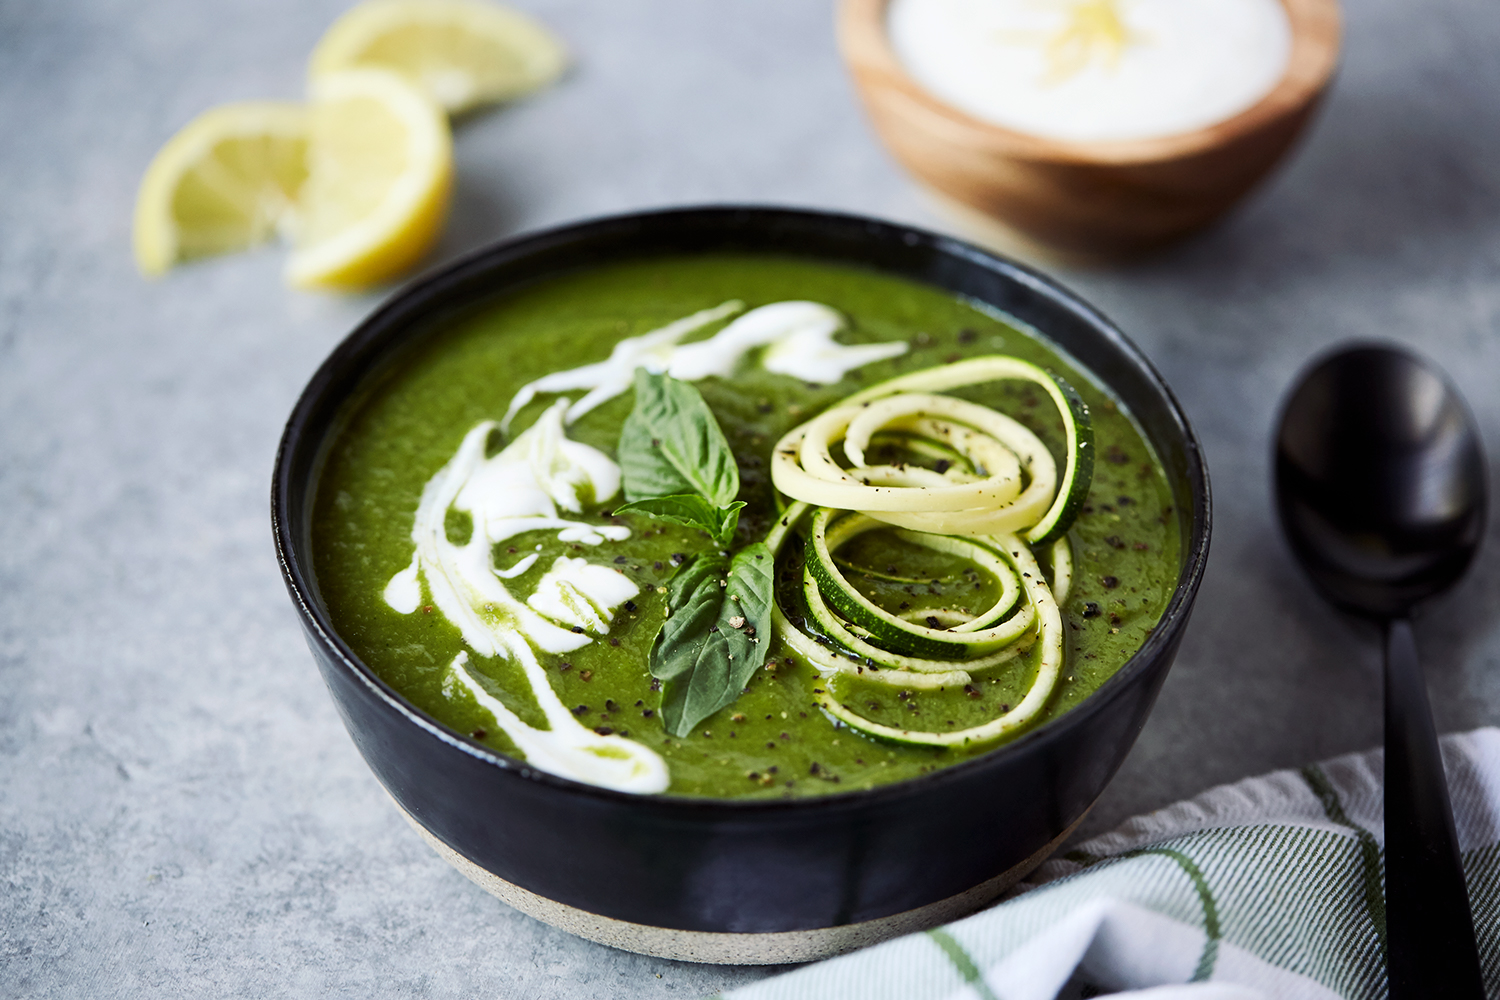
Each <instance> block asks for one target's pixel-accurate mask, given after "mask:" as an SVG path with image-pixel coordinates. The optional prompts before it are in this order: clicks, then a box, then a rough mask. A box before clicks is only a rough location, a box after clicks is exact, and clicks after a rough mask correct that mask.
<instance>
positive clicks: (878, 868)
mask: <svg viewBox="0 0 1500 1000" xmlns="http://www.w3.org/2000/svg"><path fill="white" fill-rule="evenodd" d="M719 251H725V252H736V253H744V252H750V253H766V254H777V255H784V256H785V255H790V256H797V257H802V258H806V259H810V260H814V261H822V262H829V263H837V264H843V265H851V266H855V267H861V268H865V269H869V270H872V271H876V272H882V273H885V274H891V275H897V276H901V277H904V278H907V279H910V280H914V281H917V282H921V283H924V284H927V285H931V286H935V287H937V288H940V289H944V290H946V291H948V292H950V293H952V294H953V295H955V296H960V297H966V298H970V299H973V300H977V301H979V302H982V303H985V304H987V305H988V306H991V307H994V308H996V309H999V310H1001V311H1003V312H1004V313H1007V314H1008V315H1010V316H1012V317H1014V318H1016V319H1017V320H1019V321H1021V322H1022V323H1024V324H1027V325H1029V326H1030V327H1032V328H1034V329H1036V330H1039V331H1042V332H1043V334H1044V335H1045V336H1046V337H1047V338H1048V339H1049V340H1050V341H1051V342H1052V343H1053V344H1055V345H1056V346H1057V347H1059V348H1061V349H1062V350H1063V351H1064V352H1066V353H1068V354H1070V355H1071V356H1072V357H1073V358H1075V359H1077V360H1078V361H1079V362H1080V363H1081V364H1082V366H1083V367H1085V368H1087V369H1088V370H1089V371H1091V372H1092V373H1093V374H1094V375H1095V376H1096V377H1097V378H1098V379H1099V380H1100V381H1102V382H1103V383H1104V384H1105V385H1107V386H1108V387H1109V388H1110V389H1111V390H1112V392H1113V393H1114V395H1115V396H1116V398H1117V399H1118V400H1119V401H1120V402H1121V403H1123V404H1124V405H1125V406H1127V407H1128V408H1129V409H1130V411H1131V412H1132V413H1133V414H1134V416H1135V417H1136V419H1137V420H1138V421H1139V423H1140V425H1141V426H1142V428H1143V430H1144V431H1145V434H1146V437H1147V438H1148V439H1149V441H1150V442H1151V444H1152V446H1153V447H1154V448H1155V450H1156V452H1157V454H1158V456H1159V457H1160V459H1161V461H1162V463H1163V464H1164V466H1165V468H1166V472H1167V479H1168V481H1169V483H1170V486H1171V490H1172V493H1173V504H1174V505H1175V507H1176V509H1177V511H1178V512H1179V514H1178V516H1179V522H1180V528H1181V552H1182V559H1181V566H1180V571H1179V576H1178V583H1177V587H1176V590H1175V592H1174V593H1173V595H1172V598H1171V601H1170V603H1169V605H1168V607H1167V610H1166V612H1165V614H1163V616H1162V618H1161V621H1160V623H1159V624H1158V625H1157V627H1156V629H1155V631H1154V632H1153V633H1152V634H1151V636H1150V638H1149V639H1148V640H1147V642H1146V643H1145V645H1144V646H1142V647H1141V649H1140V650H1139V651H1138V652H1137V653H1136V654H1135V655H1134V656H1133V657H1132V658H1131V659H1130V660H1129V661H1128V662H1127V663H1126V664H1125V665H1124V666H1123V667H1121V668H1120V670H1119V672H1118V673H1117V674H1115V676H1114V677H1112V678H1111V679H1109V680H1108V681H1106V682H1105V683H1104V685H1103V686H1102V687H1100V689H1099V690H1098V691H1097V692H1095V693H1094V694H1092V695H1090V696H1089V697H1088V698H1087V699H1085V700H1084V701H1083V703H1082V704H1080V705H1079V706H1077V707H1076V708H1074V709H1072V710H1071V711H1069V712H1067V713H1065V714H1063V715H1062V716H1060V717H1058V718H1057V719H1054V720H1052V721H1050V722H1048V723H1046V724H1045V725H1042V726H1040V727H1039V728H1037V729H1036V730H1034V731H1032V732H1030V733H1028V734H1027V735H1025V736H1023V737H1021V738H1020V739H1018V740H1016V741H1014V742H1012V743H1010V744H1007V745H1005V746H1002V747H999V748H997V749H996V750H994V751H992V752H990V753H988V754H984V755H982V756H979V757H976V758H973V759H970V760H968V761H965V762H963V763H959V764H955V765H953V766H950V767H946V768H942V769H940V770H937V771H934V772H932V773H930V774H927V775H924V776H922V777H919V778H916V779H913V780H909V781H904V782H900V783H896V784H891V785H886V786H882V787H877V788H874V789H870V790H865V791H856V792H848V793H843V794H835V795H828V796H825V797H819V798H809V799H799V800H791V801H733V800H713V799H697V798H683V797H677V796H672V795H646V796H641V795H630V794H625V793H620V792H614V791H610V790H608V789H603V788H596V787H592V786H589V785H583V784H579V783H577V782H574V781H570V780H568V779H565V778H560V777H556V776H554V775H551V774H546V773H543V772H540V771H537V770H534V769H532V768H529V767H527V766H526V764H525V763H524V762H522V761H519V760H516V759H514V758H511V757H507V756H505V755H503V754H499V753H497V752H495V751H494V750H492V749H490V748H488V747H486V746H484V745H483V744H481V743H478V742H476V741H473V740H470V739H468V738H467V737H465V736H463V735H461V734H459V733H456V732H454V731H452V730H450V729H448V728H447V727H445V726H443V725H442V724H441V723H439V722H438V721H436V720H435V719H434V718H432V717H431V716H429V715H427V714H425V713H423V712H421V711H419V710H417V709H416V708H414V707H413V706H412V705H411V704H409V703H408V702H407V701H406V700H405V699H404V698H402V697H401V695H400V694H398V693H397V692H396V691H395V690H393V689H392V688H391V687H390V686H388V685H387V684H386V683H385V682H384V681H382V680H381V679H380V678H379V677H378V676H376V674H375V673H374V672H373V671H372V670H371V669H370V668H369V667H368V666H366V665H365V664H364V663H362V662H361V661H360V660H359V658H358V657H357V656H356V655H355V654H354V652H353V651H352V650H351V649H350V647H349V645H348V644H347V643H346V642H345V641H344V639H343V638H342V637H341V636H340V635H339V634H338V631H337V629H336V627H335V625H334V623H333V622H332V620H331V619H330V616H329V614H328V609H327V607H326V606H325V603H324V601H323V599H322V597H321V595H320V593H319V589H318V579H317V573H316V568H315V566H314V565H313V559H312V538H311V532H312V513H313V504H314V498H315V496H316V493H317V488H318V478H319V475H320V472H321V469H322V465H323V461H324V457H325V455H326V454H327V451H328V449H329V447H330V446H331V444H332V442H333V441H334V440H335V438H336V437H337V435H338V434H339V432H340V429H341V427H342V426H343V424H344V420H345V419H346V418H347V416H348V415H349V412H350V410H351V408H352V407H353V406H355V405H356V403H357V401H358V400H359V399H360V398H361V394H362V392H363V391H364V389H365V388H366V387H368V386H370V385H371V384H372V383H373V381H374V380H376V379H378V378H379V376H380V373H381V372H382V370H384V369H385V367H386V366H387V365H389V364H392V363H393V362H394V360H395V359H396V358H398V356H399V355H401V354H402V353H403V350H404V348H406V347H409V346H410V345H411V344H413V343H415V342H417V341H418V340H420V339H421V338H424V337H427V336H429V335H431V334H434V333H436V332H438V331H439V330H441V329H442V328H443V327H444V325H445V324H446V323H448V322H450V321H451V319H452V318H453V317H454V316H456V315H459V314H462V313H464V312H467V311H468V310H471V309H472V308H474V307H475V305H476V304H479V303H482V302H484V301H486V300H489V299H492V298H493V297H494V296H496V295H500V294H503V293H505V292H507V291H509V290H514V289H516V288H519V287H521V286H524V285H528V284H531V283H533V282H536V281H540V280H544V279H547V278H549V277H551V276H554V275H559V274H563V273H566V272H572V271H577V270H579V269H586V268H589V267H594V266H598V265H602V264H607V263H611V262H617V261H623V260H628V259H632V258H641V257H650V256H659V255H680V254H695V253H710V252H719ZM272 521H273V528H274V532H275V540H276V547H277V553H278V556H279V558H280V562H281V569H282V573H283V576H284V577H285V580H286V584H287V588H288V590H289V591H290V593H291V597H292V601H293V603H294V604H295V605H296V608H297V612H298V615H299V618H300V621H301V624H302V627H303V629H304V630H305V632H306V635H307V640H308V645H309V647H310V648H311V650H312V653H313V657H314V659H315V660H316V661H317V664H318V667H319V669H320V670H321V671H322V674H323V678H324V680H325V681H326V682H327V685H328V688H329V691H330V692H331V694H332V696H333V700H334V703H335V704H336V705H337V707H338V711H339V713H340V715H341V717H342V718H343V720H344V724H345V725H346V726H347V728H348V730H349V733H350V735H351V736H352V737H353V738H354V742H355V744H356V745H357V746H358V747H359V750H360V752H361V753H362V754H363V755H364V758H365V760H366V762H368V764H369V765H370V767H371V769H372V770H373V771H374V772H375V774H376V776H377V777H378V778H379V780H380V782H381V784H383V785H384V786H385V788H386V790H387V791H388V792H389V793H390V795H391V797H392V798H393V799H394V800H395V802H396V804H397V805H398V806H399V807H400V809H401V810H402V811H403V813H404V814H405V815H406V816H407V818H408V819H409V820H411V822H412V823H413V825H414V826H416V827H417V829H418V830H419V832H421V833H422V835H423V836H424V837H425V838H426V839H427V840H428V841H429V843H431V844H432V845H433V847H434V848H435V849H437V850H438V852H439V853H441V854H442V855H443V856H444V857H445V858H447V859H448V860H449V861H450V862H452V863H453V864H454V865H455V866H457V867H458V868H460V869H461V870H462V871H464V873H465V874H467V875H468V876H469V877H470V878H472V879H474V880H475V881H476V882H478V883H479V884H481V885H482V886H484V887H485V888H486V889H488V890H489V891H491V892H493V893H494V894H495V895H497V896H499V897H500V898H501V899H503V900H505V901H506V902H507V903H509V904H511V905H512V906H515V907H516V908H517V909H520V910H522V911H523V912H526V913H529V914H531V915H532V916H535V917H537V918H539V919H541V920H544V921H546V922H548V923H551V924H553V925H555V926H558V927H561V928H563V929H565V930H568V931H570V932H572V933H575V934H578V935H580V936H582V937H585V938H589V939H591V940H595V941H601V942H604V943H606V944H610V945H614V946H616V947H621V948H625V949H627V950H632V951H638V952H643V953H646V954H652V955H657V956H661V957H666V958H674V959H682V960H688V961H702V962H723V963H743V964H768V963H779V962H789V961H804V960H808V959H813V958H818V957H823V956H826V955H830V954H836V953H838V952H842V951H847V950H850V949H852V948H855V947H859V946H861V945H864V944H869V943H873V942H874V941H878V940H881V939H883V938H887V937H892V936H895V935H897V934H901V933H906V932H909V931H913V930H918V929H921V928H923V927H928V926H932V925H935V924H938V923H941V922H944V921H946V920H951V919H954V918H956V917H958V916H961V915H963V914H964V913H967V912H969V911H972V910H974V909H976V908H978V907H979V906H981V905H983V904H984V903H986V902H989V901H990V900H992V899H993V898H995V897H996V896H998V895H999V894H1000V893H1001V892H1002V891H1003V890H1004V889H1005V888H1006V887H1007V886H1008V885H1010V884H1011V882H1013V881H1015V880H1016V879H1018V878H1020V877H1021V876H1022V875H1023V874H1025V873H1026V872H1027V871H1030V870H1031V868H1033V867H1035V865H1037V864H1039V863H1040V862H1041V861H1042V860H1043V859H1044V858H1045V857H1046V856H1047V855H1048V854H1049V853H1051V851H1052V850H1054V849H1055V848H1056V847H1057V845H1059V844H1060V843H1061V842H1062V840H1063V839H1064V838H1065V837H1066V836H1067V835H1068V833H1069V832H1070V831H1071V830H1072V829H1073V828H1074V827H1075V826H1076V825H1077V823H1078V822H1079V821H1080V820H1081V819H1082V817H1083V816H1084V814H1085V813H1086V812H1087V811H1088V809H1089V807H1090V806H1091V805H1092V804H1093V802H1094V800H1095V799H1096V798H1097V797H1098V796H1099V794H1100V792H1101V791H1102V790H1103V788H1104V786H1105V784H1106V783H1107V782H1108V781H1109V779H1110V778H1111V777H1112V776H1113V775H1114V773H1115V771H1116V770H1117V769H1118V767H1119V765H1120V763H1121V761H1122V760H1123V759H1124V757H1125V755H1126V753H1127V752H1128V751H1129V750H1130V747H1131V745H1132V744H1133V743H1134V742H1135V739H1136V736H1137V735H1138V734H1139V733H1140V731H1141V727H1142V726H1143V725H1144V724H1145V721H1146V716H1147V713H1148V712H1149V711H1150V709H1151V706H1152V704H1153V702H1154V701H1155V699H1156V694H1157V691H1158V690H1159V688H1160V686H1161V683H1162V680H1163V679H1164V678H1165V676H1166V673H1167V669H1168V667H1169V666H1170V665H1171V662H1172V659H1173V657H1174V655H1175V654H1176V651H1177V647H1178V644H1179V642H1180V641H1181V638H1182V634H1183V630H1184V628H1185V627H1186V625H1187V621H1188V615H1189V612H1190V610H1191V608H1192V604H1193V599H1194V596H1195V594H1196V592H1197V589H1198V583H1199V580H1200V579H1201V576H1202V573H1203V567H1204V563H1205V561H1206V559H1207V554H1208V539H1209V522H1210V501H1209V490H1208V475H1207V470H1206V468H1205V466H1204V463H1203V459H1202V455H1201V453H1200V451H1199V447H1198V442H1197V440H1196V438H1195V437H1194V435H1193V431H1192V429H1191V428H1190V427H1189V426H1188V423H1187V420H1186V418H1185V417H1184V416H1183V413H1182V411H1181V409H1180V408H1179V407H1178V404H1177V402H1176V400H1175V399H1174V398H1173V396H1172V394H1171V391H1170V390H1169V389H1168V388H1167V387H1166V385H1165V384H1164V383H1163V382H1162V380H1161V377H1160V376H1159V375H1158V374H1157V373H1156V371H1155V369H1154V368H1152V366H1151V364H1150V363H1149V362H1148V361H1147V360H1146V359H1145V358H1144V357H1143V356H1142V355H1141V353H1140V351H1139V350H1137V349H1136V347H1135V346H1134V345H1133V344H1131V343H1130V341H1129V340H1127V339H1126V338H1125V336H1124V335H1123V334H1122V333H1121V332H1120V331H1119V330H1118V329H1116V328H1115V326H1114V325H1113V324H1111V323H1110V322H1109V321H1108V320H1107V319H1105V318H1104V317H1103V316H1101V315H1100V314H1099V313H1098V312H1096V311H1095V310H1094V309H1092V308H1091V307H1089V306H1088V305H1087V304H1085V303H1084V302H1082V301H1081V300H1079V299H1078V298H1077V297H1076V296H1074V295H1073V294H1071V293H1070V292H1068V291H1066V290H1065V289H1063V288H1061V287H1060V286H1058V285H1056V284H1055V283H1053V282H1052V281H1050V280H1048V279H1047V278H1045V277H1043V276H1041V275H1039V274H1037V273H1035V272H1034V271H1030V270H1028V269H1026V268H1024V267H1021V266H1019V265H1017V264H1014V263H1011V262H1009V261H1007V260H1004V259H1002V258H999V257H996V256H993V255H991V254H989V253H986V252H984V251H981V250H979V249H976V248H974V247H972V246H969V245H967V244H964V243H961V242H958V241H955V240H952V239H948V238H945V237H942V236H937V235H933V234H930V233H926V232H921V231H919V230H915V229H910V228H906V227H902V226H896V225H890V224H887V223H882V222H876V221H873V220H869V219H862V218H858V217H852V216H845V215H830V214H821V213H814V212H801V211H787V210H779V209H764V208H705V209H687V210H679V211H663V212H652V213H644V214H637V215H626V216H620V217H616V218H607V219H601V220H598V221H592V222H585V223H581V224H578V225H573V226H568V227H565V228H561V229H556V230H552V231H550V232H544V233H540V234H538V235H534V236H529V237H525V238H522V239H518V240H514V241H511V242H507V243H502V244H498V245H496V246H494V247H491V248H488V249H485V250H481V251H479V252H477V253H475V254H473V255H471V256H469V257H467V258H465V259H462V260H460V261H458V262H457V263H455V264H453V265H451V266H449V267H446V268H443V269H442V270H440V271H438V272H436V273H434V274H432V275H430V276H427V277H425V278H423V279H421V280H419V281H417V282H416V283H414V284H413V285H411V286H410V287H408V288H406V289H404V290H402V291H401V292H399V293H398V294H396V295H395V296H394V297H392V298H391V299H390V300H389V301H388V302H386V303H385V304H384V305H382V306H381V307H380V308H379V309H377V310H376V311H375V312H374V314H372V315H371V316H370V317H369V318H368V319H366V320H365V321H364V322H363V323H361V324H360V325H359V327H358V328H357V329H355V331H354V332H353V333H352V334H350V335H349V337H348V338H347V339H346V340H345V341H344V342H343V343H342V344H340V345H339V347H338V348H337V349H336V350H335V351H334V352H333V354H332V355H331V356H330V357H329V358H328V360H327V361H325V362H324V364H323V365H322V367H321V368H320V369H319V370H318V372H317V374H316V375H314V376H313V379H312V381H311V382H310V383H309V385H308V386H307V389H306V390H305V391H304V392H303V394H302V397H301V399H300V400H299V401H298V402H297V405H296V408H295V409H294V410H293V411H292V415H291V418H290V420H289V422H288V423H287V427H286V432H285V435H284V436H283V438H282V442H281V447H280V451H279V453H278V455H277V458H276V468H275V475H274V482H273V486H272Z"/></svg>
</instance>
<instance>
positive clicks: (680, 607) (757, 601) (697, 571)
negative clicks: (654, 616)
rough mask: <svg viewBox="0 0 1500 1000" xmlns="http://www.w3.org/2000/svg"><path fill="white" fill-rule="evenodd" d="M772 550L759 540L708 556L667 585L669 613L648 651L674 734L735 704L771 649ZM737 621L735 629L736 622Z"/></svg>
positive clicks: (664, 716)
mask: <svg viewBox="0 0 1500 1000" xmlns="http://www.w3.org/2000/svg"><path fill="white" fill-rule="evenodd" d="M772 565H773V560H772V558H771V550H770V549H768V548H766V546H765V543H764V542H756V543H755V544H754V545H751V546H748V547H747V548H745V549H744V550H742V551H740V552H738V553H736V554H735V557H734V558H733V559H732V560H731V559H727V558H725V557H724V556H721V555H717V554H710V553H704V554H703V555H700V556H697V557H696V558H694V559H693V560H692V561H690V562H689V563H688V564H687V565H686V566H684V567H683V568H682V571H681V572H679V573H678V574H677V575H676V576H675V577H673V579H672V582H671V583H670V584H669V585H668V587H667V606H668V607H669V608H670V609H671V614H670V615H669V616H668V618H667V620H666V621H665V622H664V623H663V624H662V629H661V632H660V633H658V634H657V636H656V643H655V644H654V645H653V646H652V647H651V664H650V665H651V673H652V675H653V676H654V677H656V678H658V679H659V680H660V681H661V682H662V696H661V699H662V700H661V716H662V722H663V723H665V724H666V727H667V731H668V732H670V733H671V734H672V735H673V736H679V737H681V736H686V735H687V734H688V733H690V732H692V731H693V727H694V726H696V725H697V724H698V723H700V722H702V721H703V720H704V719H706V718H708V717H709V716H710V715H713V714H714V713H715V712H717V711H718V710H719V709H721V708H723V707H724V706H725V705H729V704H731V703H732V702H733V701H734V700H735V699H736V698H738V697H739V696H740V693H741V692H742V691H744V689H745V685H747V684H749V683H750V678H751V677H752V676H754V674H755V671H756V670H758V669H759V668H760V666H761V664H763V663H764V662H765V660H766V651H767V650H768V649H769V648H770V645H771V583H772ZM736 621H738V623H739V624H738V627H736V625H735V624H734V623H735V622H736Z"/></svg>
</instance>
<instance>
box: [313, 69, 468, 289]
mask: <svg viewBox="0 0 1500 1000" xmlns="http://www.w3.org/2000/svg"><path fill="white" fill-rule="evenodd" d="M452 184H453V139H452V136H451V134H450V133H449V130H448V119H447V117H446V116H445V115H444V114H443V112H442V109H441V108H439V107H438V106H437V105H435V104H433V103H432V101H430V100H429V99H428V98H427V96H426V95H425V94H423V93H422V91H420V90H418V89H417V88H416V87H414V86H412V85H411V84H410V83H408V82H407V81H406V80H405V79H403V78H402V77H401V76H398V75H397V74H395V73H390V72H387V71H384V70H377V69H355V70H347V71H345V72H341V73H328V74H325V75H322V76H319V77H317V78H316V79H315V80H314V81H313V83H312V104H311V107H310V110H309V113H308V138H307V180H306V182H305V183H304V184H303V186H302V190H301V197H300V199H299V203H300V207H301V212H300V216H299V219H298V226H297V246H296V249H295V251H294V252H293V253H292V256H291V259H290V260H289V261H288V262H287V270H286V275H287V280H288V281H289V282H290V283H291V284H293V285H296V286H298V287H301V288H313V287H334V288H360V287H364V286H366V285H373V284H377V283H379V282H382V281H385V280H387V279H389V278H392V277H394V276H396V275H397V274H399V273H401V272H402V271H404V270H406V269H407V268H409V267H410V266H411V265H412V264H414V263H416V261H417V260H418V259H419V258H420V257H421V256H422V255H423V254H425V253H426V252H427V250H428V249H429V248H430V247H431V246H432V244H433V242H434V241H435V240H436V239H437V237H438V234H439V233H440V232H441V230H442V228H443V222H444V219H445V218H446V216H447V213H448V195H449V192H450V190H451V189H452Z"/></svg>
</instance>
